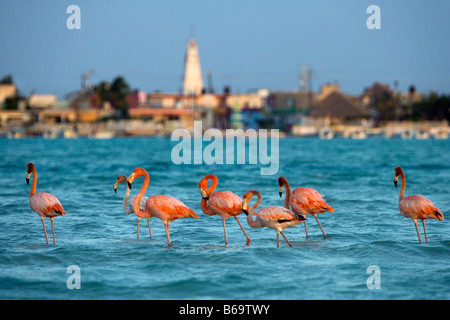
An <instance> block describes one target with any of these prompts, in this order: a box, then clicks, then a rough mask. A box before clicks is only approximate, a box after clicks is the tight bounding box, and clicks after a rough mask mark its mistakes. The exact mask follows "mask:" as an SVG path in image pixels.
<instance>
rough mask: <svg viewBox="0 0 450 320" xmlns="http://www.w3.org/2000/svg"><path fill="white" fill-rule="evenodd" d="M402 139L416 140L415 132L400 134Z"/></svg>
mask: <svg viewBox="0 0 450 320" xmlns="http://www.w3.org/2000/svg"><path fill="white" fill-rule="evenodd" d="M400 137H401V138H402V139H412V138H414V131H412V130H405V131H403V132H402V133H401V134H400Z"/></svg>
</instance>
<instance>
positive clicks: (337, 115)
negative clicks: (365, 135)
mask: <svg viewBox="0 0 450 320" xmlns="http://www.w3.org/2000/svg"><path fill="white" fill-rule="evenodd" d="M366 116H367V113H366V112H365V110H364V109H363V108H362V107H361V106H360V105H359V104H358V100H357V99H354V98H352V97H349V96H347V95H344V94H343V93H342V92H339V91H334V92H332V93H330V94H329V95H328V96H326V98H324V99H323V100H321V101H318V102H317V103H314V104H313V105H312V107H311V108H310V109H309V111H308V114H307V122H308V124H310V125H315V126H319V127H323V126H333V125H340V124H344V123H358V122H360V121H361V119H362V118H364V117H366Z"/></svg>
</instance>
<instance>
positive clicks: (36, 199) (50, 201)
mask: <svg viewBox="0 0 450 320" xmlns="http://www.w3.org/2000/svg"><path fill="white" fill-rule="evenodd" d="M31 174H33V184H32V185H31V191H30V208H31V210H33V211H34V212H36V213H37V214H38V215H39V216H40V217H41V219H42V226H43V227H44V233H45V241H46V242H47V244H48V237H47V230H46V229H45V222H44V218H50V221H51V222H52V232H53V244H56V240H55V228H54V226H53V218H54V217H58V216H65V215H66V212H65V211H64V208H63V206H62V205H61V202H59V200H58V199H57V198H56V197H55V196H54V195H52V194H50V193H46V192H37V193H36V184H37V175H36V167H35V166H34V164H33V163H29V164H27V177H26V181H27V184H29V183H30V175H31Z"/></svg>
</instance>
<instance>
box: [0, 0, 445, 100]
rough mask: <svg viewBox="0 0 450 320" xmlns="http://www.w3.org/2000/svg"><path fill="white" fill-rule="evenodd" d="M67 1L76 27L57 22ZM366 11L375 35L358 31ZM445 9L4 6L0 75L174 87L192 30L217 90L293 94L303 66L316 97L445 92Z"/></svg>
mask: <svg viewBox="0 0 450 320" xmlns="http://www.w3.org/2000/svg"><path fill="white" fill-rule="evenodd" d="M430 3H432V5H430ZM72 4H75V5H78V6H79V7H80V9H81V29H80V30H69V29H68V28H67V27H66V20H67V18H68V17H69V16H70V15H69V14H67V13H66V9H67V7H68V6H69V5H72ZM372 4H375V5H378V6H379V7H380V9H381V29H380V30H369V29H368V28H367V27H366V20H367V18H368V17H369V16H370V14H367V13H366V9H367V7H368V6H369V5H372ZM449 13H450V1H448V0H433V1H432V2H430V1H423V0H422V1H417V0H409V1H403V0H396V1H379V0H370V1H365V0H345V1H336V0H333V1H332V0H317V1H301V0H283V1H275V0H240V1H237V0H227V1H206V0H165V1H163V0H155V1H150V0H142V1H136V0H132V1H114V0H109V1H106V0H96V1H86V0H71V1H64V0H60V1H57V0H40V1H30V0H28V1H24V0H14V1H6V0H3V1H0V39H1V45H0V46H1V47H0V49H1V50H0V61H1V63H0V77H3V76H5V75H7V74H12V75H13V78H14V81H15V83H16V84H17V85H18V87H19V89H20V91H21V92H22V93H24V94H29V93H30V92H31V91H32V90H34V91H35V92H36V93H54V94H57V95H58V96H60V97H64V95H65V94H66V93H68V92H71V91H74V90H77V89H78V88H79V87H80V76H81V74H82V73H83V72H84V71H86V70H88V69H91V70H93V74H92V82H93V83H94V84H95V83H98V82H99V81H102V80H105V81H111V80H112V79H113V78H114V77H115V76H117V75H122V76H124V77H125V79H126V81H127V82H128V83H129V84H130V86H131V87H132V89H140V90H143V91H146V92H153V91H155V90H161V91H165V92H178V91H179V89H180V86H181V77H182V73H183V58H184V54H185V48H186V44H187V42H188V40H189V38H190V36H192V35H193V36H194V38H195V39H196V41H197V43H198V46H199V51H200V59H201V64H202V69H203V72H204V73H205V74H206V72H207V71H212V73H213V85H214V88H215V90H216V92H222V90H223V87H224V86H226V85H229V86H230V87H231V90H232V92H247V91H248V90H252V89H255V88H268V89H271V90H289V89H297V87H298V81H297V76H298V73H300V72H301V69H302V65H303V64H306V65H307V66H308V69H310V70H312V72H313V80H312V83H313V90H316V91H317V90H319V88H320V86H321V85H322V84H325V83H327V82H337V83H339V84H340V86H341V89H342V91H344V92H346V93H349V94H360V93H361V92H362V91H363V90H364V88H365V87H368V86H370V85H371V84H373V83H374V82H375V81H381V82H385V83H387V84H389V85H390V86H391V87H392V86H393V83H394V81H398V83H399V89H400V90H401V91H407V90H408V88H409V86H410V85H411V84H414V85H415V86H416V88H417V90H418V91H420V92H423V93H427V92H429V91H430V90H434V91H437V92H439V93H450V59H449V57H450V41H449V40H450V37H449V31H450V19H449ZM205 82H206V77H205Z"/></svg>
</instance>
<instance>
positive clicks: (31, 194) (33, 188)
mask: <svg viewBox="0 0 450 320" xmlns="http://www.w3.org/2000/svg"><path fill="white" fill-rule="evenodd" d="M32 170H33V171H32V174H33V183H32V185H31V190H30V197H32V196H33V195H34V194H35V193H36V184H37V175H36V168H35V167H34V166H33V169H32Z"/></svg>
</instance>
